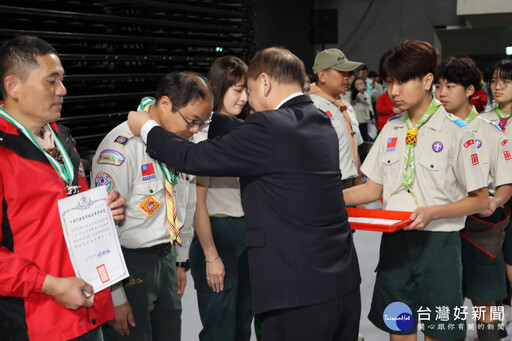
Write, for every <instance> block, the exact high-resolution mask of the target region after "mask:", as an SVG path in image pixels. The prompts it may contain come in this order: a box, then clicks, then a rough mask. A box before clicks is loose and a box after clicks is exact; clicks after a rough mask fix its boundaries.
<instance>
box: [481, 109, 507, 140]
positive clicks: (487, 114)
mask: <svg viewBox="0 0 512 341" xmlns="http://www.w3.org/2000/svg"><path fill="white" fill-rule="evenodd" d="M497 105H498V103H496V102H494V103H493V104H492V105H490V106H489V107H488V108H487V109H486V110H485V111H484V112H483V113H481V114H480V116H481V117H483V118H485V119H487V120H489V121H490V122H491V123H493V124H494V123H495V124H499V122H500V117H499V116H498V114H497V113H496V110H495V108H496V106H497ZM510 122H512V117H511V118H509V119H508V120H507V124H506V125H505V128H504V129H503V132H504V133H505V135H506V136H507V139H508V140H509V141H511V140H512V125H511V124H510Z"/></svg>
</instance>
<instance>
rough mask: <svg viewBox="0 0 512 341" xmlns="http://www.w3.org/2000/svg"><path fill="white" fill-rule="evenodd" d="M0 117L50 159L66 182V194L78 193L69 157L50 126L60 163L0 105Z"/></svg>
mask: <svg viewBox="0 0 512 341" xmlns="http://www.w3.org/2000/svg"><path fill="white" fill-rule="evenodd" d="M0 117H3V118H5V119H6V120H7V121H8V122H9V123H11V124H12V125H13V126H15V127H16V128H18V130H19V131H21V132H22V133H23V135H25V136H26V137H27V138H28V139H29V140H30V141H31V142H32V143H33V144H34V145H35V146H36V147H37V148H38V149H39V150H40V151H41V152H43V154H44V155H45V156H46V158H47V159H48V161H50V164H51V165H52V166H53V168H54V169H55V170H56V171H57V173H58V174H59V176H60V178H61V179H62V180H63V181H64V182H65V183H66V187H65V189H66V190H67V191H68V195H71V194H76V193H78V188H79V186H73V177H74V168H73V164H72V163H71V159H70V158H69V156H68V153H67V152H66V150H65V149H64V146H63V145H62V143H61V142H60V140H59V138H58V137H57V134H55V132H54V131H53V129H51V128H50V126H49V125H48V127H49V128H50V131H51V133H52V135H53V139H54V140H55V145H56V147H57V149H58V150H59V152H60V154H61V157H62V160H63V163H64V164H61V163H60V162H58V161H57V160H55V159H54V158H53V157H51V156H50V154H48V153H47V152H46V151H45V150H44V149H43V148H42V147H41V145H40V144H39V142H37V140H36V137H35V136H34V134H33V133H32V132H31V131H30V130H29V129H27V128H26V127H25V126H24V125H23V124H21V123H20V122H19V121H18V120H16V119H15V118H14V117H12V116H11V114H9V113H8V112H7V111H6V110H5V109H4V108H2V107H0Z"/></svg>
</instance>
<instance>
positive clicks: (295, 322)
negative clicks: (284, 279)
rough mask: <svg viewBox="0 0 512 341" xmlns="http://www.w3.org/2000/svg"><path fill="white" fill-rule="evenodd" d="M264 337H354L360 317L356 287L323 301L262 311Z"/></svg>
mask: <svg viewBox="0 0 512 341" xmlns="http://www.w3.org/2000/svg"><path fill="white" fill-rule="evenodd" d="M262 317H263V340H264V341H357V336H358V333H359V319H360V317H361V295H360V292H359V288H357V290H354V291H353V292H351V293H350V294H348V295H346V296H344V297H342V298H339V299H336V300H333V301H329V302H325V303H320V304H315V305H311V306H305V307H296V308H288V309H280V310H273V311H270V312H267V313H265V314H263V316H262Z"/></svg>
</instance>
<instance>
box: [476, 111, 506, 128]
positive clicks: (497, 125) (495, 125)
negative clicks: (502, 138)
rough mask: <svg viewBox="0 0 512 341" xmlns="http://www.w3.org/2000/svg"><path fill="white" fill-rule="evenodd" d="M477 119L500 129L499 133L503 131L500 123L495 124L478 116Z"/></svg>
mask: <svg viewBox="0 0 512 341" xmlns="http://www.w3.org/2000/svg"><path fill="white" fill-rule="evenodd" d="M476 118H478V119H480V120H482V121H484V122H486V123H489V124H490V125H492V126H493V127H494V128H496V129H498V130H499V131H503V129H502V128H501V127H500V126H499V124H498V123H493V122H491V121H489V120H488V119H486V118H485V117H482V116H480V115H478V116H477V117H476Z"/></svg>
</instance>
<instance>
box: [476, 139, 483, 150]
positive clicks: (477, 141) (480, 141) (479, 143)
mask: <svg viewBox="0 0 512 341" xmlns="http://www.w3.org/2000/svg"><path fill="white" fill-rule="evenodd" d="M475 145H476V147H477V148H480V147H482V140H479V139H475Z"/></svg>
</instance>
